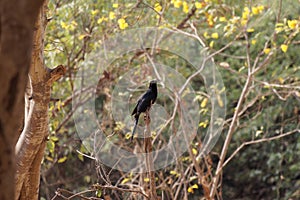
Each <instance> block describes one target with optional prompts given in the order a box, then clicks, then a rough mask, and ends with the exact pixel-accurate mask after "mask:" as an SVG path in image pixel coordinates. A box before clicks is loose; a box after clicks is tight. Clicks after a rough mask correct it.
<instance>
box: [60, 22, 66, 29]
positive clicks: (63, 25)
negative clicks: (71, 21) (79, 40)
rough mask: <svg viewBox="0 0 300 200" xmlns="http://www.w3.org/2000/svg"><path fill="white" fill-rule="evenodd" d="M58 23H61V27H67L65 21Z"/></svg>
mask: <svg viewBox="0 0 300 200" xmlns="http://www.w3.org/2000/svg"><path fill="white" fill-rule="evenodd" d="M60 25H61V27H62V28H64V29H68V25H67V23H65V22H60Z"/></svg>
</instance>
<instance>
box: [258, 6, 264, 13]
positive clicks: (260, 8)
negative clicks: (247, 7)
mask: <svg viewBox="0 0 300 200" xmlns="http://www.w3.org/2000/svg"><path fill="white" fill-rule="evenodd" d="M257 8H258V10H259V12H260V13H261V12H262V11H263V10H264V9H265V6H263V5H261V6H257Z"/></svg>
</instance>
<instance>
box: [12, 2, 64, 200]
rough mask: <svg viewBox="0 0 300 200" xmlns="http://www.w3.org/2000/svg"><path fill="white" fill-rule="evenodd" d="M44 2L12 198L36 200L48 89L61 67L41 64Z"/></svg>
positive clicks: (43, 141)
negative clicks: (53, 67) (13, 196)
mask: <svg viewBox="0 0 300 200" xmlns="http://www.w3.org/2000/svg"><path fill="white" fill-rule="evenodd" d="M46 10H47V1H45V2H44V5H43V6H42V7H41V9H40V13H39V15H38V18H37V21H36V23H35V27H34V30H35V31H34V37H33V50H32V60H31V65H30V71H29V82H28V84H27V85H28V86H27V91H26V94H25V103H26V105H25V118H24V128H23V131H22V133H21V135H20V137H19V140H18V142H17V144H16V160H17V162H16V168H17V169H16V179H15V180H16V191H15V194H16V195H15V199H38V191H39V183H40V167H41V161H42V159H43V155H44V151H45V147H46V140H47V137H48V105H49V102H50V88H51V85H52V83H53V82H54V81H56V80H57V79H58V78H60V77H61V76H62V75H63V74H64V72H65V69H64V67H63V66H58V67H57V68H55V69H53V70H50V69H48V68H47V67H46V66H45V64H44V60H43V58H44V55H43V51H44V35H45V28H46V24H47V18H46Z"/></svg>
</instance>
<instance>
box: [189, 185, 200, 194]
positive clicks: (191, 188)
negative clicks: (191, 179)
mask: <svg viewBox="0 0 300 200" xmlns="http://www.w3.org/2000/svg"><path fill="white" fill-rule="evenodd" d="M194 189H198V185H197V184H194V185H192V186H190V187H189V188H188V192H189V193H194Z"/></svg>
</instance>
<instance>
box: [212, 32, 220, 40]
mask: <svg viewBox="0 0 300 200" xmlns="http://www.w3.org/2000/svg"><path fill="white" fill-rule="evenodd" d="M211 37H212V38H214V39H218V38H219V34H218V33H212V34H211Z"/></svg>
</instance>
